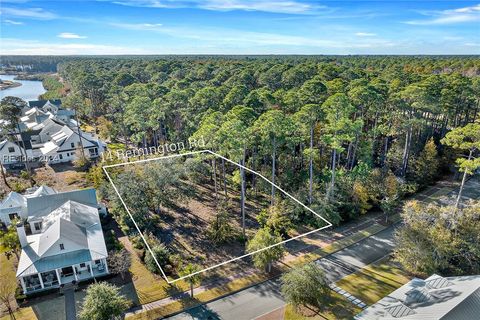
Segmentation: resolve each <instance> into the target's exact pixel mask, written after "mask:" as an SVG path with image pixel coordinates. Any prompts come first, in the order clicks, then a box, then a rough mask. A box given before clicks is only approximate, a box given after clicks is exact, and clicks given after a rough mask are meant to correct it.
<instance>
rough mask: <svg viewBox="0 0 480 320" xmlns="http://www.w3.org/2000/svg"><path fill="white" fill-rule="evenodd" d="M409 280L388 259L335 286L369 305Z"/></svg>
mask: <svg viewBox="0 0 480 320" xmlns="http://www.w3.org/2000/svg"><path fill="white" fill-rule="evenodd" d="M409 280H410V277H409V276H408V274H407V273H406V272H405V271H403V270H401V269H400V268H399V267H398V266H396V265H395V264H394V263H393V262H392V261H391V260H389V259H388V258H385V259H382V260H380V261H378V262H376V263H374V264H371V265H369V266H367V267H365V268H363V269H361V270H360V271H358V272H356V273H353V274H351V275H348V276H346V277H345V278H343V279H342V280H340V281H338V282H337V283H336V284H337V286H339V287H340V288H342V289H344V290H345V291H347V292H349V293H351V294H352V295H353V296H355V297H357V298H359V299H360V300H362V301H363V302H365V303H366V304H368V305H370V304H373V303H375V302H377V301H378V300H380V299H382V298H383V297H385V296H386V295H388V294H389V293H391V292H392V291H394V290H396V289H397V288H399V287H401V286H402V285H404V284H405V283H407V282H408V281H409Z"/></svg>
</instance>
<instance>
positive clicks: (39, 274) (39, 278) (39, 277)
mask: <svg viewBox="0 0 480 320" xmlns="http://www.w3.org/2000/svg"><path fill="white" fill-rule="evenodd" d="M37 274H38V280H40V285H41V286H42V289H45V286H44V285H43V279H42V274H41V273H37Z"/></svg>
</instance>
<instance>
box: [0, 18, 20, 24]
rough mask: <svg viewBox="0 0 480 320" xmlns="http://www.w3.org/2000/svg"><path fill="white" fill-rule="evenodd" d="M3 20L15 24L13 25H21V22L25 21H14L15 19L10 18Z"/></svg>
mask: <svg viewBox="0 0 480 320" xmlns="http://www.w3.org/2000/svg"><path fill="white" fill-rule="evenodd" d="M2 22H3V23H6V24H13V25H21V24H23V22H20V21H14V20H9V19H6V20H3V21H2Z"/></svg>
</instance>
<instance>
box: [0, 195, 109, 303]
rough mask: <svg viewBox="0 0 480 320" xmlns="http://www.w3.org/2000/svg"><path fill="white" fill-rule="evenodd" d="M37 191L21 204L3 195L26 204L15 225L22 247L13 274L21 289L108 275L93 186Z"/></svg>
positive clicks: (99, 208)
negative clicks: (15, 271) (73, 189)
mask: <svg viewBox="0 0 480 320" xmlns="http://www.w3.org/2000/svg"><path fill="white" fill-rule="evenodd" d="M52 190H53V189H52ZM39 193H42V194H43V195H41V196H39V195H38V194H37V196H31V197H26V198H25V199H26V203H22V202H21V199H20V198H19V197H18V196H16V195H13V196H11V195H9V197H7V199H8V198H11V199H10V200H8V202H9V203H13V204H17V207H21V208H23V207H25V210H24V212H22V213H21V217H22V218H24V217H25V216H27V218H26V219H25V218H24V219H23V221H22V222H21V223H19V224H18V225H17V232H18V237H19V239H20V244H21V246H22V252H21V255H20V260H19V263H18V268H17V274H16V276H17V279H18V280H19V281H20V283H21V286H22V289H23V292H24V293H25V294H31V293H34V292H38V291H42V290H47V289H51V288H58V287H60V286H62V285H64V284H68V283H72V282H80V281H83V280H88V279H91V278H93V277H99V276H104V275H107V274H108V266H107V256H108V254H107V248H106V246H105V240H104V237H103V231H102V226H101V223H100V215H99V214H100V212H103V210H104V208H103V207H102V206H100V205H99V204H98V203H97V199H96V193H95V189H84V190H76V191H70V192H62V193H57V192H55V191H54V190H53V193H52V192H51V190H43V191H41V192H39ZM15 200H18V201H15ZM4 202H6V201H4Z"/></svg>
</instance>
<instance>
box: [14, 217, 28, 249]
mask: <svg viewBox="0 0 480 320" xmlns="http://www.w3.org/2000/svg"><path fill="white" fill-rule="evenodd" d="M17 234H18V240H20V246H21V247H22V248H25V247H26V246H28V241H27V234H26V233H25V227H24V226H23V223H22V222H19V223H17Z"/></svg>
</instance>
